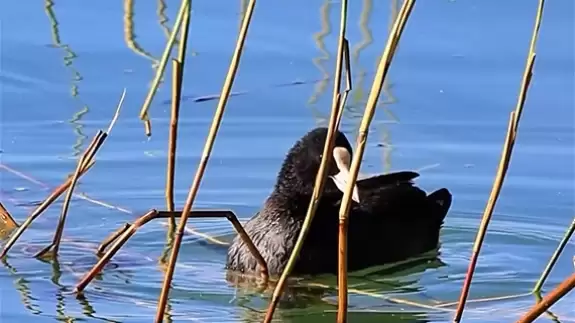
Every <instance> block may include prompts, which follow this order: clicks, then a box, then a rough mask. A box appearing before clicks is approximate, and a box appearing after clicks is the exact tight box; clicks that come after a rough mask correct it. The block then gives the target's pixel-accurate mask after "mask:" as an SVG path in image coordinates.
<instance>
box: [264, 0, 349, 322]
mask: <svg viewBox="0 0 575 323" xmlns="http://www.w3.org/2000/svg"><path fill="white" fill-rule="evenodd" d="M347 3H348V2H347V0H342V1H341V13H340V32H339V42H338V48H337V49H338V51H337V58H336V65H335V74H334V85H333V96H332V106H331V114H330V117H329V123H328V127H327V135H326V140H325V144H324V147H323V154H322V158H321V162H320V166H319V169H318V172H317V175H316V178H315V183H314V189H313V192H312V196H311V200H310V203H309V206H308V209H307V213H306V217H305V219H304V223H303V225H302V228H301V230H300V232H299V235H298V239H297V241H296V244H295V246H294V248H293V250H292V252H291V254H290V258H289V260H288V262H287V264H286V267H285V268H284V270H283V272H282V274H281V276H280V279H279V280H278V282H277V285H276V287H275V289H274V292H273V295H272V299H271V301H270V303H269V305H268V309H267V311H266V316H265V318H264V322H265V323H269V322H271V320H272V318H273V315H274V312H275V309H276V307H277V305H278V303H279V299H280V297H281V295H282V293H283V290H284V288H285V284H286V282H287V279H288V277H289V275H290V273H291V271H292V270H293V267H294V266H295V262H296V260H297V257H298V256H299V253H300V251H301V249H302V247H303V242H304V241H305V238H306V236H307V234H308V232H309V228H310V225H311V221H312V219H313V217H314V215H315V212H316V209H317V205H318V203H319V200H320V198H321V195H322V193H323V187H324V185H325V181H326V178H327V165H328V163H329V161H330V160H331V158H332V150H333V146H334V142H335V133H336V131H337V129H338V127H339V120H340V118H341V116H342V113H341V111H340V110H341V109H343V107H344V106H345V100H347V93H348V92H349V91H350V90H351V87H352V84H351V70H350V69H349V68H350V63H349V44H348V42H347V40H346V38H345V31H346V25H347ZM344 59H346V60H347V62H346V65H345V67H347V68H348V70H347V71H346V73H347V81H348V82H347V88H346V91H345V94H343V95H341V93H340V90H341V75H342V68H343V60H344Z"/></svg>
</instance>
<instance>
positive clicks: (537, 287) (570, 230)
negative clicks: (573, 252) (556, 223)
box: [532, 217, 575, 293]
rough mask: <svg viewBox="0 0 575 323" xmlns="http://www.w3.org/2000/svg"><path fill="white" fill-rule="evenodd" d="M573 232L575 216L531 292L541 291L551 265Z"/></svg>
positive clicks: (551, 267) (574, 229)
mask: <svg viewBox="0 0 575 323" xmlns="http://www.w3.org/2000/svg"><path fill="white" fill-rule="evenodd" d="M573 232H575V217H574V218H573V222H571V225H570V226H569V228H568V229H567V232H565V235H564V236H563V239H561V242H560V243H559V245H558V246H557V249H555V252H554V253H553V256H551V259H549V262H548V263H547V266H546V267H545V270H543V272H542V273H541V277H539V280H538V281H537V283H536V284H535V287H534V288H533V291H532V292H533V293H538V292H540V291H541V287H543V284H544V283H545V280H547V277H548V276H549V274H550V273H551V270H552V269H553V266H555V263H556V262H557V259H559V256H560V255H561V253H562V252H563V249H565V246H567V243H568V242H569V239H571V236H573ZM574 259H575V258H574Z"/></svg>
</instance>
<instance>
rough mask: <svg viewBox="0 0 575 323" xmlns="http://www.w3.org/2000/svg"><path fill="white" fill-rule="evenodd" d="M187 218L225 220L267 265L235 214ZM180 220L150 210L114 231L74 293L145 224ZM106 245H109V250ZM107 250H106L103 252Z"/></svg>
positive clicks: (210, 213) (193, 214) (179, 214)
mask: <svg viewBox="0 0 575 323" xmlns="http://www.w3.org/2000/svg"><path fill="white" fill-rule="evenodd" d="M188 214H189V216H190V217H192V218H226V219H227V220H228V221H230V222H231V223H232V226H233V227H234V229H235V230H236V232H237V233H238V234H239V235H240V237H241V238H242V240H243V241H244V243H245V244H246V245H247V246H248V249H249V250H250V252H251V253H252V255H253V256H254V258H255V259H256V260H257V262H258V264H259V265H260V266H261V267H264V268H266V270H267V264H266V263H265V260H264V258H263V257H262V255H261V254H260V253H259V251H258V249H257V248H256V246H255V245H254V243H253V242H252V240H251V239H250V237H249V236H248V234H247V233H246V231H245V230H244V228H243V227H242V224H241V223H240V221H239V220H238V217H237V216H236V214H235V213H234V212H232V211H230V210H192V211H189V212H188ZM170 217H174V218H181V217H183V211H182V212H178V211H174V212H169V211H156V210H150V211H148V212H147V213H146V214H144V215H142V216H141V217H139V218H138V219H136V220H135V221H134V222H133V223H132V224H131V225H128V224H126V225H124V226H123V227H121V228H120V229H119V230H117V231H115V232H114V233H113V234H112V235H110V236H109V237H108V238H107V239H106V241H105V242H104V243H103V244H102V245H100V247H99V248H98V252H104V251H105V253H104V254H102V255H101V257H100V259H99V260H98V262H97V263H96V265H94V267H92V269H91V270H90V271H89V272H88V273H86V274H85V275H84V276H83V277H82V279H81V280H80V282H79V283H78V284H77V285H76V288H75V292H76V293H81V292H82V291H83V290H84V289H85V288H86V286H88V284H89V283H90V282H91V281H92V280H93V279H94V277H95V276H96V275H97V274H98V273H100V272H101V271H102V268H104V266H105V265H106V264H107V263H108V262H109V261H110V259H112V257H113V256H114V255H115V254H116V253H117V252H118V250H120V248H121V247H122V246H123V245H124V244H125V243H126V241H128V239H130V237H131V236H132V235H134V233H136V231H137V230H138V229H139V228H140V227H142V226H144V225H145V224H146V223H148V222H150V221H152V220H154V219H166V218H170ZM108 245H110V247H109V248H107V247H108ZM105 249H107V250H105Z"/></svg>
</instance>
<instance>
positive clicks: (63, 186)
mask: <svg viewBox="0 0 575 323" xmlns="http://www.w3.org/2000/svg"><path fill="white" fill-rule="evenodd" d="M94 162H95V161H91V162H90V163H88V165H87V166H86V168H84V169H82V172H81V175H82V174H84V173H86V172H87V171H88V170H89V169H90V168H91V167H92V166H93V165H94ZM71 183H72V177H68V178H67V179H66V181H65V182H64V183H63V184H61V185H60V186H58V187H56V188H55V189H54V191H52V193H50V195H48V197H46V199H45V200H44V201H43V202H42V203H41V204H40V205H38V207H36V208H35V209H34V211H32V213H31V214H30V215H29V216H28V217H27V218H26V220H24V223H22V225H21V226H20V227H18V229H17V230H16V232H14V234H12V235H11V236H10V239H9V240H8V242H6V245H5V246H4V249H3V250H2V253H0V259H2V258H4V257H6V254H8V251H10V249H11V248H12V247H13V246H14V244H15V243H16V241H18V238H20V236H21V235H22V234H23V233H24V231H26V229H27V228H28V227H29V226H30V224H32V222H34V220H36V218H38V216H40V215H41V214H42V212H44V211H45V210H46V209H47V208H48V207H49V206H50V205H51V204H52V203H54V201H55V200H56V199H58V197H60V195H62V193H64V192H65V191H66V189H68V187H70V184H71Z"/></svg>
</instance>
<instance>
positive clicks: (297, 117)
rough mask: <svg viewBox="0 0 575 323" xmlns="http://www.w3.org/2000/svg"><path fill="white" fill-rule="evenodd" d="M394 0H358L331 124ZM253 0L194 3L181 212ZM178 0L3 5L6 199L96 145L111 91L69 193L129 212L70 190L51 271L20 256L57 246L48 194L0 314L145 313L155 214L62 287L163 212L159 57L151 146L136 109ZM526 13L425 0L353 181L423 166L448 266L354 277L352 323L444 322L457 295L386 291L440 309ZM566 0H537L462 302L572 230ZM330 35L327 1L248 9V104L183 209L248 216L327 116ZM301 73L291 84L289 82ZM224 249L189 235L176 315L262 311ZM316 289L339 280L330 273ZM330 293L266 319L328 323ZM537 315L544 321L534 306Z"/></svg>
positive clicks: (568, 315)
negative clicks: (444, 203)
mask: <svg viewBox="0 0 575 323" xmlns="http://www.w3.org/2000/svg"><path fill="white" fill-rule="evenodd" d="M397 2H399V1H391V0H373V1H370V0H365V1H354V2H352V3H351V4H350V8H349V18H348V19H349V21H348V31H347V37H348V39H349V41H350V48H351V57H352V74H353V75H354V77H353V90H352V92H351V94H350V97H349V101H348V107H347V110H346V113H345V115H344V120H343V124H342V129H343V130H344V131H345V132H346V134H347V135H348V137H350V139H352V140H353V139H354V138H355V136H356V133H357V128H358V125H359V121H360V119H361V115H362V113H363V108H364V106H365V102H366V100H367V95H368V94H369V90H370V87H371V82H372V79H373V75H374V73H375V69H376V67H377V62H378V59H379V55H380V54H381V52H382V50H383V47H384V44H385V40H386V37H387V32H388V28H389V24H390V18H391V17H393V14H394V11H395V12H396V11H397V10H398V9H399V7H400V5H401V3H397ZM246 3H247V1H226V2H223V1H208V0H197V1H194V2H193V5H192V6H193V14H192V25H191V29H190V36H189V47H188V57H187V61H186V65H185V80H184V90H183V92H184V93H183V94H184V96H185V98H186V99H185V100H184V101H183V103H182V107H181V117H180V133H179V141H178V160H177V177H178V178H177V180H176V190H175V194H176V203H177V205H178V206H179V207H181V206H182V205H183V203H184V200H185V198H186V195H187V192H188V188H189V185H190V184H191V182H192V179H193V176H194V173H195V169H196V167H197V165H198V162H199V158H200V155H201V150H202V148H203V143H204V140H205V137H206V135H207V132H208V127H209V125H210V123H211V118H212V116H213V113H214V109H215V107H216V105H217V100H209V99H208V100H198V98H200V99H201V98H204V99H205V98H210V97H211V96H212V95H217V94H218V93H219V91H220V90H221V86H222V83H223V79H224V76H225V73H226V71H227V69H228V64H229V62H230V58H231V54H232V51H233V49H234V44H235V40H236V37H237V33H238V30H239V25H240V18H241V12H243V11H242V10H243V9H242V8H245V6H246ZM162 6H163V7H165V10H164V11H163V12H162V11H161V10H159V9H160V8H161V7H162ZM178 7H179V1H174V0H172V1H165V3H163V2H161V1H136V0H134V1H132V2H131V4H130V1H124V3H122V2H120V1H84V2H79V1H71V0H68V1H61V0H56V1H52V2H44V1H11V2H4V3H2V6H1V9H0V12H1V14H0V15H1V16H0V17H1V21H2V23H1V25H0V28H1V39H2V41H1V43H0V45H1V48H0V49H1V52H0V53H1V57H0V64H1V65H0V85H1V87H0V89H1V92H0V95H1V96H0V104H1V110H0V125H1V131H0V162H1V165H2V168H0V200H1V201H2V203H3V204H4V205H5V206H6V207H7V208H8V209H9V210H10V211H11V212H12V213H13V215H14V217H15V218H16V219H17V220H18V221H20V222H21V221H23V220H24V219H25V217H26V216H27V215H28V214H29V212H30V211H31V210H32V208H33V206H34V205H35V203H38V202H39V201H42V200H43V199H44V198H45V197H46V196H47V195H48V193H49V191H50V190H51V189H53V188H54V187H55V186H57V185H59V184H60V183H61V182H62V181H63V180H64V179H65V177H66V176H67V174H69V173H70V172H72V171H73V170H74V168H75V164H76V159H77V158H78V156H79V154H81V152H82V151H83V150H84V149H85V148H86V147H87V145H88V144H89V142H90V140H91V138H92V136H93V135H94V134H95V133H96V131H97V130H99V129H106V128H107V127H108V124H109V121H110V119H111V117H112V115H113V113H114V109H115V106H116V104H117V101H118V99H119V97H120V94H121V91H122V89H123V88H124V87H126V88H127V95H126V100H125V104H124V107H123V109H122V111H121V115H120V118H119V120H118V122H117V124H116V125H115V128H114V129H113V130H112V133H111V135H110V137H109V138H108V139H107V141H106V143H105V144H104V146H103V148H102V149H101V150H100V151H99V152H98V155H97V163H96V165H95V166H94V167H93V168H92V169H91V170H90V172H89V173H88V174H87V175H86V176H84V177H82V179H81V181H80V183H79V185H78V187H77V192H78V193H85V194H87V195H88V196H89V197H90V198H92V199H95V200H98V201H102V202H105V203H107V204H110V205H113V206H115V207H119V208H122V210H124V211H120V210H118V209H111V208H107V207H103V206H101V205H98V204H95V203H92V202H89V201H87V200H85V199H81V198H79V197H77V198H75V199H74V200H73V201H72V203H71V207H70V211H69V218H68V222H67V224H66V229H65V238H66V240H65V241H64V242H63V245H62V250H61V255H60V258H59V268H56V267H53V266H52V265H51V264H49V263H44V262H41V261H39V260H37V259H35V258H33V257H32V255H33V254H34V252H35V251H37V250H39V249H40V248H41V247H43V246H44V245H46V244H47V243H48V242H49V241H50V240H51V239H52V232H53V228H54V226H55V223H56V221H57V218H58V216H59V214H60V211H61V206H62V200H61V199H60V200H58V202H57V203H55V204H54V205H53V206H52V207H51V208H49V209H48V210H47V211H46V212H45V213H44V214H43V215H42V216H41V217H39V218H38V220H37V221H35V222H34V224H33V225H32V227H31V228H30V229H29V230H28V231H27V232H26V233H25V234H24V235H23V236H22V238H21V240H20V241H19V242H18V243H17V244H16V246H15V247H14V248H13V249H12V250H11V252H10V254H9V257H8V258H7V262H6V263H4V266H3V267H2V268H0V287H1V293H0V321H2V322H16V321H18V320H34V322H53V321H56V320H61V321H65V320H68V321H71V320H73V319H75V320H84V321H88V322H92V321H101V320H103V321H106V320H108V321H120V322H150V321H152V320H153V318H154V315H155V311H156V302H157V299H158V295H159V292H160V288H161V284H162V280H163V272H162V270H161V267H160V266H159V265H158V258H159V257H160V256H161V254H162V250H163V248H164V244H165V230H166V226H165V221H163V220H158V221H155V222H151V223H150V224H147V225H146V226H144V227H143V228H142V229H140V230H139V231H138V233H137V234H136V235H135V236H134V237H133V238H132V239H131V240H130V242H128V243H127V244H126V246H125V247H124V248H123V249H122V251H121V252H120V253H119V254H118V255H117V256H116V257H115V258H114V260H113V265H112V266H111V267H108V268H107V269H106V270H105V271H104V274H103V276H102V277H101V279H97V280H95V281H94V282H93V283H92V284H91V285H89V287H88V288H87V290H86V294H85V299H83V300H78V299H76V297H75V296H74V295H71V294H70V293H69V291H70V290H71V289H72V288H73V287H74V286H75V284H76V283H77V282H78V281H79V279H80V277H81V276H82V274H84V273H85V272H87V271H88V270H89V268H90V267H91V266H92V265H93V264H94V263H95V262H96V257H95V256H94V248H95V246H96V245H97V244H98V243H99V242H100V241H101V240H102V239H104V238H105V237H106V236H107V235H108V234H109V233H110V232H112V231H114V230H115V229H116V228H118V227H119V226H121V225H123V224H124V223H126V222H131V221H133V220H134V219H135V218H136V217H137V216H138V215H140V214H143V213H144V212H145V211H147V210H148V209H150V208H158V209H163V208H165V202H164V183H165V162H166V158H167V157H166V151H167V136H168V128H167V127H168V123H169V108H170V106H169V104H167V103H166V101H167V100H169V99H170V91H171V90H170V87H169V83H170V82H169V80H170V78H171V72H170V69H169V68H168V72H167V74H166V76H165V80H166V81H167V83H165V84H164V85H163V86H162V87H161V88H160V90H159V92H158V93H157V95H156V97H155V100H154V102H153V104H152V106H151V110H150V116H151V120H152V137H151V138H150V139H147V138H146V137H145V135H144V130H143V126H142V123H141V122H140V121H139V119H138V113H139V110H140V108H141V105H142V103H143V101H144V98H145V95H146V93H147V91H148V88H149V84H150V82H151V79H152V78H153V75H154V69H153V64H154V62H155V61H157V60H159V58H160V56H161V54H162V51H163V48H164V45H165V42H166V40H167V36H166V33H165V29H164V27H165V26H167V28H168V29H169V30H171V26H172V24H173V21H174V19H175V16H176V12H177V10H178ZM536 8H537V1H535V0H528V1H527V0H514V1H511V0H510V1H504V2H502V1H495V0H490V1H487V0H483V1H463V0H459V1H447V0H433V1H432V0H428V1H418V2H417V4H416V6H415V8H414V10H413V13H412V15H411V17H410V19H409V21H408V24H407V27H406V29H405V32H404V35H403V37H402V40H401V42H400V45H399V49H398V52H397V55H396V56H395V58H394V61H393V64H392V67H391V69H390V73H389V76H388V80H387V86H386V88H385V91H384V94H383V95H382V98H381V104H380V106H379V108H378V111H377V113H376V117H375V119H374V121H373V123H372V126H371V128H370V134H369V138H368V146H367V149H366V152H365V157H364V161H363V164H362V172H364V173H378V172H389V171H394V170H404V169H414V170H420V173H421V177H420V178H418V179H417V182H418V184H420V185H421V186H422V187H423V188H425V189H426V190H432V189H436V188H439V187H447V188H449V189H450V190H451V191H452V193H453V195H454V202H453V205H452V209H451V211H450V213H449V215H448V217H447V220H446V224H445V227H444V229H443V230H442V232H441V243H442V246H441V255H440V260H441V262H442V264H440V263H437V262H435V263H430V264H423V265H418V266H415V267H405V268H403V269H402V270H394V271H392V272H391V273H389V272H388V273H387V274H386V275H383V276H376V277H356V278H354V279H353V280H352V281H351V283H353V284H354V286H350V287H353V288H355V289H361V290H364V291H365V290H369V291H370V292H371V293H372V294H375V296H374V295H365V293H364V294H363V295H360V294H357V293H356V292H350V321H351V322H357V321H361V322H364V321H365V322H382V321H385V322H449V321H450V320H451V319H452V317H453V309H454V308H455V306H446V307H444V308H443V309H436V310H431V309H429V308H424V307H421V306H416V305H406V304H400V303H398V302H397V299H402V300H411V301H415V302H419V303H424V304H427V305H433V304H436V303H437V302H444V303H445V302H453V301H456V300H457V298H458V296H459V292H460V288H461V284H462V281H463V279H464V277H465V271H466V270H467V264H468V260H469V257H470V254H471V248H472V244H473V241H474V239H475V234H476V230H477V226H478V225H479V222H480V218H481V214H482V212H483V209H484V207H485V203H486V200H487V198H488V196H489V192H490V189H491V185H492V183H493V179H494V175H495V172H496V169H497V164H498V161H499V157H500V154H501V147H502V142H503V140H504V137H505V131H506V128H507V123H508V118H509V113H510V112H511V111H512V110H513V109H514V107H515V104H516V100H517V94H518V91H519V85H520V82H521V78H522V73H523V68H524V66H525V59H526V55H527V50H528V47H529V41H530V37H531V32H532V28H533V21H534V17H535V12H536ZM126 9H128V10H126ZM130 11H131V13H132V14H130ZM574 12H575V6H574V3H573V1H570V0H555V1H547V2H546V6H545V11H544V17H543V22H542V26H541V31H540V38H539V40H538V44H537V59H536V63H535V70H534V76H533V81H532V84H531V87H530V89H529V92H528V97H527V101H526V104H525V110H524V114H523V116H522V119H521V124H520V127H519V135H518V137H517V141H516V146H515V149H514V153H513V158H512V160H511V166H510V169H509V172H508V175H507V178H506V180H505V183H504V186H503V189H502V192H501V196H500V199H499V201H498V202H497V206H496V208H495V212H494V215H493V219H492V222H491V224H490V226H489V231H488V233H487V236H486V240H485V244H484V246H483V249H482V251H481V256H480V257H479V263H478V267H477V271H476V275H475V278H474V282H473V285H472V287H471V294H470V299H478V298H485V297H499V296H506V295H514V294H522V293H528V292H529V291H530V290H531V289H532V288H533V285H534V283H535V282H536V281H537V279H538V277H539V275H540V273H541V271H542V270H543V268H544V267H545V264H546V263H547V261H548V259H549V257H550V256H551V254H552V252H553V251H554V249H555V248H556V246H557V244H558V242H559V240H560V239H561V237H562V236H563V234H564V232H565V230H566V229H567V227H568V226H569V225H570V223H571V222H572V221H573V216H574V213H573V210H574V209H575V189H574V187H575V185H574V184H575V152H574V149H573V147H575V135H574V133H575V108H574V107H575V98H574V92H573V89H574V88H575V81H574V77H575V63H574V57H575V47H574V39H575V25H574V21H575V20H574ZM162 15H163V16H164V17H163V16H162ZM166 19H167V21H166V22H165V23H164V24H163V25H162V23H161V21H164V20H166ZM130 26H131V28H132V29H130V28H128V27H130ZM338 29H339V3H338V2H329V1H320V0H312V1H303V0H298V1H291V2H289V3H288V2H277V1H259V2H258V3H257V5H256V10H255V13H254V16H253V20H252V24H251V27H250V31H249V34H248V40H247V42H246V47H245V52H244V54H243V56H242V60H241V65H240V68H239V74H238V76H237V78H236V81H235V84H234V89H233V90H234V91H235V92H238V93H240V92H241V93H242V95H237V96H233V97H232V98H230V100H229V103H228V105H227V110H226V113H225V116H224V120H223V123H222V127H221V130H220V132H219V135H218V138H217V140H216V144H215V148H214V150H213V153H212V156H211V158H210V163H209V166H208V168H207V172H206V175H205V176H204V179H203V182H202V185H201V188H200V191H199V194H198V196H197V198H196V202H195V206H196V207H209V208H231V209H233V210H234V211H235V212H236V213H237V214H238V215H239V216H240V218H241V220H242V221H245V220H247V219H248V218H249V217H250V216H251V215H252V214H253V213H254V212H256V211H257V209H258V208H259V206H260V205H261V203H262V202H263V200H264V199H265V198H266V196H267V194H269V192H270V191H271V188H272V185H273V183H274V180H275V176H276V173H277V170H278V168H279V165H280V163H281V162H282V158H283V156H284V155H285V153H286V151H287V150H288V149H289V147H290V146H291V145H292V144H293V142H295V140H296V139H297V138H298V137H300V136H301V135H302V134H303V133H305V132H306V131H308V130H309V129H310V128H312V127H314V126H315V125H322V124H325V123H326V120H327V117H328V115H329V109H330V104H331V96H332V93H331V91H332V87H333V83H332V82H333V80H332V79H326V80H324V81H322V79H324V78H325V77H326V76H331V75H332V73H333V68H334V65H335V57H334V52H335V49H336V47H337V33H338ZM293 82H300V83H302V84H299V83H298V84H294V85H289V86H286V85H285V84H286V83H293ZM281 85H284V86H281ZM197 101H200V102H197ZM15 172H19V173H15ZM18 174H20V175H18ZM25 176H27V178H28V179H26V177H25ZM189 225H190V227H194V229H197V230H199V231H201V232H204V233H209V234H211V235H215V236H229V234H230V233H232V232H233V230H232V227H231V225H230V224H229V223H228V222H226V221H225V220H190V224H189ZM574 255H575V243H574V242H573V240H571V242H569V244H568V245H567V247H566V248H565V250H564V253H563V255H562V257H561V258H560V259H559V261H558V262H557V265H556V267H555V269H554V270H553V272H552V273H551V275H550V277H549V279H548V281H547V283H546V285H545V288H544V291H549V290H551V289H552V288H553V287H554V286H556V285H557V284H558V283H560V282H561V281H562V280H563V279H565V278H566V277H567V276H568V275H570V274H572V273H573V270H574V269H575V268H574V264H573V261H572V259H573V256H574ZM224 261H225V249H224V248H218V247H214V246H213V245H206V243H204V241H203V238H201V237H198V236H195V235H186V236H185V238H184V244H183V247H182V253H181V255H180V257H179V263H178V266H177V269H176V272H175V279H174V287H173V292H172V297H171V300H170V307H169V309H168V314H169V318H170V319H171V320H173V321H199V322H231V321H245V322H258V321H261V319H262V312H264V311H265V308H266V307H267V303H268V299H269V294H261V293H257V292H254V291H253V290H246V289H244V288H236V287H234V286H233V285H231V284H230V283H229V282H227V281H226V272H225V270H224V268H223V267H224ZM318 279H319V278H318ZM320 281H321V283H322V284H327V285H331V286H334V285H335V282H336V281H335V278H333V277H323V278H321V279H320ZM304 283H305V284H308V286H309V284H314V283H315V284H318V282H317V281H311V282H304ZM377 295H379V296H377ZM390 298H393V299H395V301H393V300H391V299H390ZM336 300H337V296H336V292H335V291H334V290H333V289H331V290H329V289H320V288H319V287H316V289H315V292H313V293H311V292H310V293H306V294H302V295H299V296H298V297H296V298H295V299H293V300H291V301H289V302H286V303H285V304H283V306H282V308H280V309H278V311H277V313H276V318H277V320H278V321H280V320H281V321H283V322H291V321H293V322H306V321H310V322H311V321H314V322H317V321H322V322H333V321H334V320H335V314H334V311H335V310H336V306H334V305H333V304H334V303H335V301H336ZM574 300H575V299H574V295H573V294H569V295H568V296H566V297H565V298H564V299H563V300H562V301H560V302H558V303H557V304H556V305H554V306H553V308H552V312H553V313H554V314H555V315H556V316H557V317H558V318H559V320H560V321H561V322H574V321H575V310H573V306H572V304H573V301H574ZM533 304H534V298H533V296H517V297H511V298H507V299H503V300H497V301H489V302H470V303H469V305H468V308H467V310H466V311H465V314H464V320H465V322H468V321H469V322H512V321H514V320H516V319H518V318H519V317H520V315H521V314H522V313H524V312H525V311H526V310H527V309H528V308H530V307H531V306H532V305H533ZM366 311H371V312H377V313H366ZM545 321H551V317H550V316H549V315H544V316H542V318H541V322H545Z"/></svg>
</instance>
